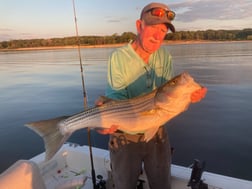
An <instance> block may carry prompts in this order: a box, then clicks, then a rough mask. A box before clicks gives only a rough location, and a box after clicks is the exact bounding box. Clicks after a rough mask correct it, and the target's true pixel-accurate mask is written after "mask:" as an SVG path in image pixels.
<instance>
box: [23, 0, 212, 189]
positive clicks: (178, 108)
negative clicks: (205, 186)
mask: <svg viewBox="0 0 252 189" xmlns="http://www.w3.org/2000/svg"><path fill="white" fill-rule="evenodd" d="M174 17H175V13H174V12H173V11H171V10H170V9H169V7H168V6H167V5H165V4H162V3H151V4H149V5H147V6H145V7H144V8H143V10H142V12H141V16H140V19H138V20H137V21H136V29H137V37H136V39H135V40H134V41H132V42H130V43H129V44H127V45H126V46H124V47H120V48H118V49H117V50H115V51H114V52H113V53H112V54H111V56H110V58H109V62H108V85H107V89H106V97H103V98H100V99H98V100H97V102H96V105H97V106H96V107H93V108H90V109H87V110H84V111H83V112H79V113H77V114H74V115H71V116H61V117H57V118H53V119H48V120H40V121H36V122H30V123H27V124H26V126H27V127H29V128H30V129H32V130H33V131H35V132H36V133H37V134H38V135H40V136H41V137H42V138H43V140H44V145H45V154H46V155H45V160H46V161H48V160H50V159H51V158H53V156H54V155H55V154H56V152H57V151H58V150H59V149H60V148H61V146H62V145H63V144H64V143H65V142H66V141H67V139H68V138H69V137H70V136H71V135H72V134H73V133H74V132H75V131H77V130H79V129H82V128H87V127H89V128H100V129H102V130H101V131H100V132H101V133H102V134H110V140H109V149H110V159H111V167H112V176H113V181H114V185H115V188H116V189H135V188H136V185H137V181H138V177H139V175H140V173H141V172H142V168H143V165H144V170H145V172H146V175H147V178H148V183H149V186H150V189H170V188H171V178H170V177H171V176H170V175H171V174H170V168H171V151H170V143H169V139H168V134H167V131H166V128H165V127H164V126H163V125H164V124H165V123H166V122H168V121H169V120H170V119H172V118H173V117H175V116H177V115H179V114H180V113H181V112H183V111H185V110H186V109H187V108H188V106H189V105H190V103H192V102H198V101H200V100H201V99H202V98H204V96H205V94H206V92H207V90H206V88H204V87H202V86H200V85H199V84H198V83H196V82H195V81H194V79H193V78H192V77H191V76H190V75H189V74H188V73H186V72H185V73H182V74H180V75H177V76H176V77H174V78H172V76H173V70H172V62H171V55H170V54H169V53H168V52H167V51H166V49H165V48H163V47H161V44H162V42H163V40H164V38H165V36H166V34H167V32H168V31H169V30H171V31H172V32H175V28H174V26H173V25H172V23H171V21H172V20H173V19H174ZM171 78H172V79H171Z"/></svg>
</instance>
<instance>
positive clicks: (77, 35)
mask: <svg viewBox="0 0 252 189" xmlns="http://www.w3.org/2000/svg"><path fill="white" fill-rule="evenodd" d="M72 4H73V11H74V22H75V32H76V40H77V44H78V54H79V60H80V71H81V81H82V91H83V101H84V109H87V108H88V105H87V92H86V89H85V83H84V74H83V66H82V59H81V51H80V38H79V32H78V24H77V17H76V10H75V3H74V0H72ZM87 129H88V146H89V154H90V161H91V175H92V182H93V188H94V189H96V188H97V185H96V175H95V169H94V160H93V152H92V145H91V131H90V128H89V127H88V128H87Z"/></svg>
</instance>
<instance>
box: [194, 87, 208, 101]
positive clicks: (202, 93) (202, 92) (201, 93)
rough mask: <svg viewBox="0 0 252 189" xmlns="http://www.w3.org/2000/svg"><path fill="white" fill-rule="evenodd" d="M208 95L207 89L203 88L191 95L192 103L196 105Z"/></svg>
mask: <svg viewBox="0 0 252 189" xmlns="http://www.w3.org/2000/svg"><path fill="white" fill-rule="evenodd" d="M206 93H207V88H206V87H202V88H201V89H199V90H196V91H194V92H193V93H192V94H191V102H192V103H195V102H199V101H201V99H203V98H204V97H205V96H206Z"/></svg>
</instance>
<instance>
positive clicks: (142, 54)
mask: <svg viewBox="0 0 252 189" xmlns="http://www.w3.org/2000/svg"><path fill="white" fill-rule="evenodd" d="M131 46H132V48H133V49H134V50H135V52H136V53H137V54H138V55H139V56H140V57H141V58H142V59H143V61H144V62H145V63H146V64H148V62H149V57H150V55H151V54H150V53H149V52H147V51H145V50H144V49H143V48H142V46H141V45H140V44H139V42H138V41H137V40H135V41H133V43H132V44H131Z"/></svg>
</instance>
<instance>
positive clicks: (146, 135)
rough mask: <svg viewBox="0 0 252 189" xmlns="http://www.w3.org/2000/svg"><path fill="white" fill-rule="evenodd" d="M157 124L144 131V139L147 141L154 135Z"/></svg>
mask: <svg viewBox="0 0 252 189" xmlns="http://www.w3.org/2000/svg"><path fill="white" fill-rule="evenodd" d="M158 128H159V126H157V127H152V128H151V129H148V130H147V131H145V132H144V140H145V141H146V142H148V141H149V140H151V139H152V138H153V137H154V135H155V134H156V133H157V131H158Z"/></svg>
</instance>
